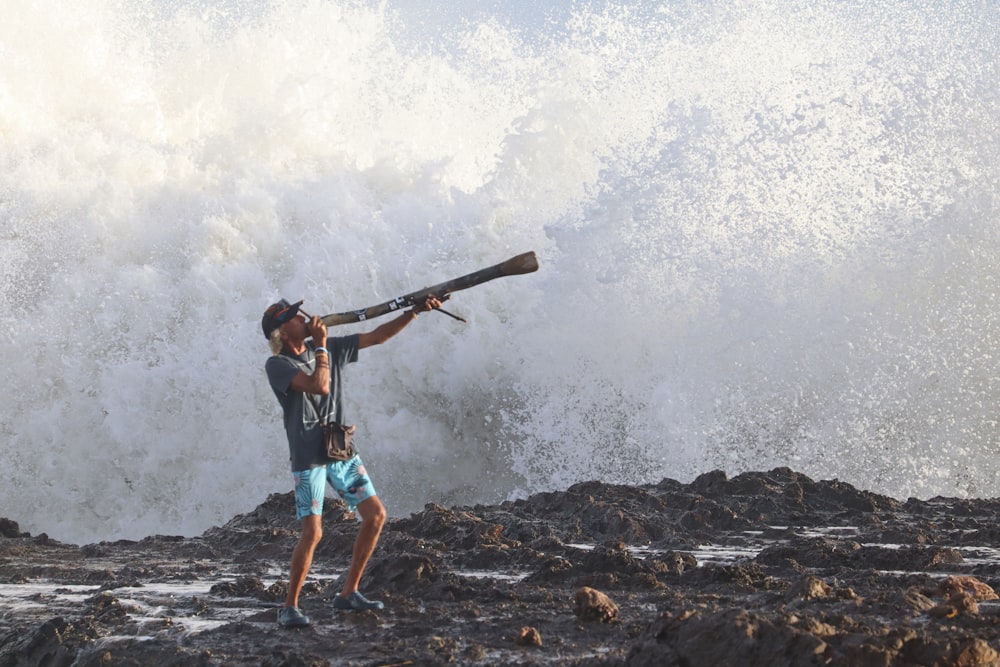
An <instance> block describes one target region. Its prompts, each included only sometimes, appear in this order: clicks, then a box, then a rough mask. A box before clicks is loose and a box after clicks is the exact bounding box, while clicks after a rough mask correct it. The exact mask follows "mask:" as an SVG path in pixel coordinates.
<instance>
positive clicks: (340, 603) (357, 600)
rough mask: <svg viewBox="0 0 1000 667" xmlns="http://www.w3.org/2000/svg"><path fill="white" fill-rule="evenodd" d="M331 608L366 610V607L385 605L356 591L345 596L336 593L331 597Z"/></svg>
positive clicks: (373, 607) (379, 607)
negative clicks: (335, 595)
mask: <svg viewBox="0 0 1000 667" xmlns="http://www.w3.org/2000/svg"><path fill="white" fill-rule="evenodd" d="M333 608H334V609H337V610H339V611H366V610H368V609H383V608H385V605H384V604H382V603H381V602H380V601H379V600H369V599H368V598H366V597H365V596H364V595H362V594H361V593H360V592H358V591H354V592H353V593H351V594H350V595H348V596H347V597H346V598H345V597H341V596H340V595H338V596H337V597H335V598H334V599H333Z"/></svg>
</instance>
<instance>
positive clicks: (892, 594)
mask: <svg viewBox="0 0 1000 667" xmlns="http://www.w3.org/2000/svg"><path fill="white" fill-rule="evenodd" d="M292 507H293V499H292V494H290V493H288V494H274V495H272V496H269V497H268V498H267V499H266V500H265V501H264V502H263V503H262V504H261V505H260V506H259V507H257V508H255V509H254V510H252V511H250V512H248V513H247V514H243V515H240V516H237V517H234V518H233V519H232V520H231V521H229V522H228V523H226V524H225V525H223V526H219V527H216V528H212V529H211V530H208V531H206V532H205V533H204V534H203V535H201V536H198V537H192V538H181V537H176V536H162V535H159V536H151V537H148V538H146V539H143V540H139V541H127V540H121V541H117V542H99V543H96V544H90V545H84V546H82V547H79V546H75V545H68V544H61V543H59V542H57V541H55V540H52V539H50V538H48V537H47V536H46V535H44V534H42V535H39V536H37V537H32V536H30V535H28V534H26V533H22V532H21V531H20V528H19V526H18V524H17V523H16V522H15V521H13V520H11V519H0V583H4V584H5V585H6V588H5V595H4V596H2V597H0V667H8V666H14V665H17V666H21V665H25V666H28V667H31V666H34V665H46V666H49V665H51V666H62V665H66V666H69V665H81V666H90V665H94V666H97V665H115V664H122V665H206V666H208V665H213V666H214V665H255V666H256V665H270V666H273V667H278V666H279V665H281V666H290V665H317V666H318V665H359V666H367V665H390V664H398V665H447V664H461V665H491V666H492V665H522V664H524V665H603V666H610V665H657V666H661V665H667V666H669V665H677V666H678V667H680V666H682V665H683V666H684V667H698V666H701V665H711V666H713V667H714V666H715V665H729V664H733V665H736V664H738V665H750V666H753V665H760V666H764V665H767V666H768V667H771V666H776V665H777V666H780V665H889V666H891V665H900V666H903V665H927V666H932V665H933V666H937V667H944V666H946V665H949V666H950V665H1000V655H998V653H997V649H998V648H1000V615H998V613H997V612H998V609H1000V602H997V596H996V593H995V592H994V588H995V587H996V586H997V585H1000V576H998V574H1000V573H998V571H997V569H996V565H995V563H994V562H993V561H992V555H993V554H994V553H995V552H994V551H993V550H994V549H995V548H996V546H997V543H998V540H1000V528H996V526H995V525H994V524H995V522H996V516H997V513H998V510H1000V501H995V500H984V501H975V500H962V501H957V500H949V499H945V498H935V499H932V500H930V501H919V500H916V499H909V500H907V501H906V502H905V503H901V502H899V501H896V500H894V499H892V498H886V497H884V496H879V495H877V494H872V493H869V492H866V491H861V490H858V489H855V488H853V487H851V486H850V485H848V484H845V483H843V482H839V481H837V480H832V481H814V480H812V479H810V478H809V477H807V476H805V475H802V474H800V473H797V472H794V471H792V470H789V469H787V468H777V469H774V470H771V471H768V472H754V473H744V474H741V475H738V476H736V477H734V478H732V479H729V478H728V477H727V476H726V475H725V474H724V473H723V472H721V471H713V472H710V473H706V474H704V475H701V476H699V477H698V478H697V479H696V480H694V481H693V482H692V483H690V484H683V483H680V482H678V481H676V480H662V481H661V482H659V483H657V484H654V485H645V486H625V485H615V484H605V483H600V482H585V483H581V484H575V485H573V486H572V487H570V488H569V489H567V490H565V491H562V492H546V493H539V494H536V495H534V496H531V497H529V498H525V499H523V500H518V501H511V502H505V503H501V504H499V505H496V506H478V505H477V506H475V507H453V508H446V507H442V506H440V505H436V504H433V503H429V504H428V505H427V506H426V507H425V508H424V509H423V510H422V511H420V512H417V513H415V514H413V515H412V516H409V517H405V518H394V519H391V520H390V521H389V522H388V523H387V525H386V529H385V531H384V533H383V536H382V539H381V542H380V545H379V548H378V549H377V550H376V552H375V555H374V557H373V558H372V560H371V563H370V565H369V568H368V571H367V573H366V575H365V578H364V580H363V582H362V585H363V587H364V590H365V592H366V593H368V594H370V595H372V596H375V597H378V598H380V599H383V600H384V601H385V602H386V609H384V610H382V611H379V612H364V613H361V614H336V613H334V611H333V609H332V601H333V597H334V596H335V595H336V594H337V592H338V590H339V581H338V579H339V577H340V576H341V574H342V573H343V570H344V569H345V568H346V567H347V565H348V562H349V559H350V553H351V549H352V547H353V543H354V538H355V536H356V534H357V522H356V519H355V517H354V515H353V514H350V513H348V512H346V511H345V508H344V506H343V504H342V503H340V501H338V500H335V499H330V501H329V502H328V504H327V506H326V510H325V512H324V538H323V541H322V542H321V544H320V547H319V548H318V549H317V553H316V558H315V560H314V563H313V571H312V572H311V575H310V578H309V580H308V581H307V583H306V586H305V588H304V590H303V596H302V600H301V604H302V606H303V609H304V611H305V612H306V613H307V614H308V615H309V616H310V617H311V618H312V620H313V625H312V626H311V627H309V628H306V629H303V630H300V631H297V632H296V631H285V630H281V629H279V628H278V627H277V625H276V623H275V618H276V613H277V609H278V608H279V607H280V605H281V604H282V601H283V599H284V597H285V593H286V590H287V581H286V577H287V568H288V562H289V558H290V556H291V552H292V549H293V548H294V546H295V544H296V541H297V539H298V525H297V523H296V521H295V519H294V516H293V511H292ZM543 638H544V641H543Z"/></svg>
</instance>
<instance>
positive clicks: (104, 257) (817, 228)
mask: <svg viewBox="0 0 1000 667" xmlns="http://www.w3.org/2000/svg"><path fill="white" fill-rule="evenodd" d="M998 34H1000V7H998V4H997V3H995V2H986V1H968V2H957V1H956V2H938V1H933V2H931V1H922V2H888V1H885V2H874V1H863V0H847V1H845V2H836V3H834V2H825V3H817V2H814V1H813V0H778V1H776V2H775V1H764V0H747V1H745V2H738V3H730V2H718V3H711V2H682V1H679V0H676V1H674V0H671V1H665V2H649V3H634V4H631V3H622V2H610V3H603V2H591V3H579V4H570V3H553V4H552V6H547V5H545V4H544V3H533V2H487V1H480V2H459V1H458V0H453V1H452V2H434V3H431V2H425V1H418V0H406V1H403V0H400V1H399V2H392V1H391V0H383V1H382V2H350V1H343V0H293V1H291V2H266V1H264V0H244V1H241V0H220V1H216V2H209V1H207V0H200V1H199V0H172V1H171V2H165V3H155V4H154V3H146V2H139V1H138V0H83V1H82V2H79V3H75V4H74V9H73V11H67V10H66V9H65V6H64V3H61V2H56V1H55V0H39V1H38V2H32V3H22V2H8V3H6V4H5V5H4V6H3V7H2V8H0V364H2V369H3V374H4V378H5V392H4V396H3V401H2V406H0V455H2V457H3V460H4V464H3V466H2V468H0V470H2V472H0V516H7V517H9V518H13V519H15V520H17V521H18V522H20V524H21V526H22V529H23V530H29V531H32V532H34V533H39V532H47V533H48V534H49V535H50V536H52V537H54V538H56V539H60V540H64V541H71V542H77V543H82V542H91V541H98V540H107V539H115V538H139V537H142V536H146V535H150V534H156V533H158V534H183V535H194V534H198V533H200V532H201V531H203V530H205V529H206V528H208V527H210V526H212V525H217V524H220V523H222V522H225V521H226V520H228V519H229V518H230V517H231V516H233V515H234V514H236V513H239V512H245V511H248V510H250V509H252V508H253V507H255V506H256V505H257V504H258V503H260V502H261V501H262V500H263V499H264V498H265V497H266V495H267V494H268V493H271V492H284V491H287V490H289V489H290V479H291V478H290V475H289V473H288V464H287V446H286V443H285V441H284V436H283V432H282V428H281V423H280V410H279V408H278V405H277V402H276V401H275V399H274V397H273V395H272V394H271V392H270V389H269V387H268V385H267V382H266V379H265V376H264V372H263V364H264V361H265V360H266V358H267V355H268V354H269V353H268V350H267V346H266V344H265V341H264V339H263V336H262V335H261V332H260V327H259V321H260V316H261V313H262V311H263V309H264V307H265V306H266V305H267V304H268V303H270V302H272V301H274V300H275V299H277V298H278V297H280V296H285V297H288V298H291V299H299V298H304V299H305V300H306V304H305V305H306V308H307V310H309V312H312V313H316V314H326V313H331V312H339V311H343V310H348V309H354V308H361V307H365V306H369V305H372V304H374V303H378V302H381V301H385V300H387V299H389V298H391V297H393V296H397V295H399V294H402V293H405V292H409V291H412V290H414V289H419V288H421V287H424V286H427V285H431V284H435V283H437V282H440V281H443V280H445V279H448V278H452V277H455V276H458V275H462V274H465V273H468V272H470V271H473V270H476V269H478V268H482V267H484V266H488V265H491V264H495V263H497V262H500V261H502V260H504V259H507V258H508V257H510V256H512V255H515V254H518V253H521V252H525V251H528V250H534V251H535V252H536V253H537V254H538V256H539V259H540V262H541V269H540V270H539V271H538V272H537V273H534V274H530V275H527V276H517V277H510V278H504V279H500V280H497V281H494V282H491V283H487V284H485V285H482V286H479V287H476V288H474V289H470V290H466V291H463V292H460V293H457V294H456V295H455V296H454V298H453V299H452V300H451V301H450V302H449V304H448V306H447V308H448V309H449V310H453V311H454V312H456V313H459V314H461V315H462V316H464V317H465V318H466V319H468V323H467V324H461V323H459V322H456V321H454V320H451V319H450V318H447V317H444V316H439V315H436V314H429V315H424V316H421V317H420V318H419V319H418V320H417V321H416V322H415V323H414V324H413V325H411V326H410V327H409V328H408V329H407V330H406V331H405V332H404V333H403V334H401V335H400V336H399V337H398V338H396V339H394V340H392V341H390V342H389V343H387V344H386V345H384V346H382V347H380V348H373V349H370V350H365V351H363V352H362V353H361V359H360V361H359V363H358V364H355V365H353V366H351V367H350V369H349V374H348V377H347V386H348V400H347V407H348V413H349V415H350V417H351V420H352V421H355V422H356V423H357V424H358V426H359V436H358V442H359V445H360V448H361V449H362V451H363V453H364V456H365V459H366V462H367V463H368V467H369V469H370V471H371V473H372V475H373V477H374V479H375V482H376V486H377V487H378V489H379V492H380V495H381V496H382V498H383V500H384V501H385V503H386V505H387V507H388V508H389V511H390V514H392V515H396V516H403V515H406V514H408V513H409V512H412V511H414V510H416V509H419V508H421V507H422V506H423V505H424V503H426V502H437V503H441V504H471V503H475V502H497V501H501V500H504V499H507V498H516V497H523V496H525V495H527V494H529V493H533V492H536V491H542V490H554V489H560V488H564V487H565V486H567V485H569V484H571V483H573V482H576V481H581V480H587V479H603V480H606V481H609V482H615V483H645V482H655V481H658V480H660V479H661V478H663V477H673V478H676V479H680V480H682V481H689V480H690V479H691V478H693V477H694V476H696V475H697V474H699V473H701V472H705V471H707V470H712V469H716V468H721V469H723V470H725V471H727V472H728V473H729V474H738V473H739V472H742V471H746V470H759V469H769V468H771V467H774V466H781V465H787V466H790V467H793V468H795V469H796V470H799V471H801V472H804V473H806V474H808V475H810V476H813V477H815V478H817V479H832V478H838V479H841V480H844V481H847V482H850V483H852V484H854V485H857V486H860V487H862V488H866V489H870V490H873V491H877V492H880V493H885V494H889V495H892V496H895V497H898V498H906V497H909V496H915V497H921V498H926V497H930V496H934V495H949V496H961V497H992V496H996V495H1000V477H998V470H1000V465H998V463H1000V461H998V458H1000V435H998V424H997V417H996V415H997V403H998V400H997V399H998V398H1000V381H998V377H1000V349H998V343H1000V320H998V313H1000V303H998V301H1000V296H998V290H1000V284H998V269H997V266H998V265H1000V263H998V254H1000V225H998V223H1000V216H998V213H1000V200H998V197H1000V195H998V192H1000V40H998V39H997V36H998ZM376 323H377V322H376ZM376 323H368V325H367V327H366V326H356V325H351V326H345V327H341V328H340V330H341V331H342V332H343V333H345V334H346V333H352V332H354V331H358V330H365V329H366V328H371V327H372V326H374V324H376Z"/></svg>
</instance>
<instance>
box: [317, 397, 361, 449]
mask: <svg viewBox="0 0 1000 667" xmlns="http://www.w3.org/2000/svg"><path fill="white" fill-rule="evenodd" d="M306 396H308V397H309V402H310V403H312V404H313V408H315V409H316V416H317V417H319V425H320V428H322V429H323V445H324V446H325V447H326V456H327V458H328V459H330V460H331V461H349V460H351V459H352V458H354V455H355V454H356V453H357V452H355V451H354V447H353V446H352V445H351V439H352V438H353V437H354V432H355V431H356V430H357V427H356V426H355V425H354V424H351V425H350V426H345V425H344V424H338V423H337V422H331V421H327V420H326V419H325V418H323V416H322V413H321V412H320V410H319V405H318V404H317V403H316V401H314V400H313V397H312V395H311V394H306Z"/></svg>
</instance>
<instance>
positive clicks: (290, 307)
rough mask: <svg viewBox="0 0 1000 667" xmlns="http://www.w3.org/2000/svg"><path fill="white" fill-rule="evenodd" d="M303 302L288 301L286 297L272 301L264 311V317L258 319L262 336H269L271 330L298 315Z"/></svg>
mask: <svg viewBox="0 0 1000 667" xmlns="http://www.w3.org/2000/svg"><path fill="white" fill-rule="evenodd" d="M303 302H304V301H298V302H296V303H288V301H287V300H286V299H282V300H281V301H279V302H278V303H272V304H271V305H270V306H268V307H267V310H265V311H264V317H262V318H261V320H260V328H261V329H263V330H264V338H270V337H271V332H272V331H274V330H275V329H277V328H278V327H280V326H281V325H282V324H284V323H285V322H288V321H289V320H291V319H293V318H294V317H295V316H296V315H298V314H299V307H300V306H301V305H302V304H303Z"/></svg>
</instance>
